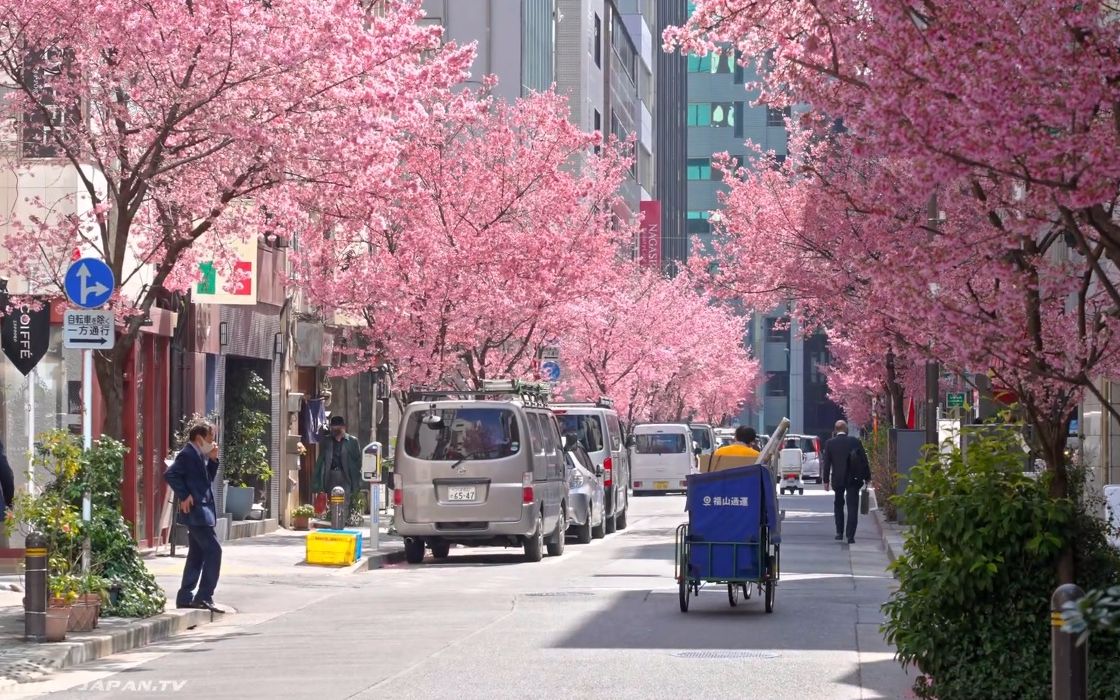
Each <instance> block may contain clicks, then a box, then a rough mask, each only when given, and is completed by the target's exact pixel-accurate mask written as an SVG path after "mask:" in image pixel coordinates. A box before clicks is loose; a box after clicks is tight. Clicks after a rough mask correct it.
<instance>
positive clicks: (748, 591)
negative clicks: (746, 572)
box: [743, 583, 751, 600]
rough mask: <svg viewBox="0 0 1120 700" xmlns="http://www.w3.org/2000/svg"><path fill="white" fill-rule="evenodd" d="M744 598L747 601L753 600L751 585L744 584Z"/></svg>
mask: <svg viewBox="0 0 1120 700" xmlns="http://www.w3.org/2000/svg"><path fill="white" fill-rule="evenodd" d="M743 598H745V599H746V600H750V599H751V584H749V583H744V584H743Z"/></svg>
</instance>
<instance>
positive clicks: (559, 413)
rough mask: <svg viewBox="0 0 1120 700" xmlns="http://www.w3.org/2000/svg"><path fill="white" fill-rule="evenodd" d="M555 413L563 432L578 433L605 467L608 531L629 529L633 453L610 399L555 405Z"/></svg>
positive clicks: (590, 453) (598, 465)
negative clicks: (626, 445)
mask: <svg viewBox="0 0 1120 700" xmlns="http://www.w3.org/2000/svg"><path fill="white" fill-rule="evenodd" d="M552 412H553V413H554V414H556V419H557V420H558V421H559V422H560V432H561V434H563V435H566V434H569V433H574V434H575V435H576V437H577V438H578V439H579V441H580V443H581V444H582V445H583V449H585V450H587V455H588V456H589V457H591V461H592V462H593V463H594V464H595V466H596V467H602V468H603V476H602V477H600V478H601V480H602V485H603V491H604V498H605V501H606V508H607V513H606V516H607V519H606V530H607V532H608V533H611V532H614V531H615V530H616V529H618V530H625V529H626V512H627V510H628V508H629V505H630V489H629V486H630V455H629V454H628V453H627V451H626V447H625V445H623V442H622V426H621V424H620V423H619V420H618V413H616V412H615V410H614V407H613V404H612V403H611V400H610V399H609V398H606V397H603V398H600V399H599V401H598V402H597V403H594V404H590V403H588V404H582V403H580V404H577V403H562V404H554V405H553V406H552Z"/></svg>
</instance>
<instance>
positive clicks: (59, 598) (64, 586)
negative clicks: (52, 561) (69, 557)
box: [46, 567, 78, 642]
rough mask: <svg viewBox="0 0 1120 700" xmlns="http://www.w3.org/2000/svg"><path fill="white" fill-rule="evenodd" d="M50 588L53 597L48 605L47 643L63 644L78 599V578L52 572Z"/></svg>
mask: <svg viewBox="0 0 1120 700" xmlns="http://www.w3.org/2000/svg"><path fill="white" fill-rule="evenodd" d="M53 568H54V567H52V569H53ZM48 586H49V588H50V593H51V597H50V601H49V603H48V605H47V630H46V632H47V641H48V642H61V641H62V640H64V639H66V632H67V631H69V630H70V627H71V623H70V616H71V615H72V613H73V606H74V601H76V600H77V599H78V578H77V577H76V576H73V575H72V574H70V573H56V572H55V571H52V572H51V576H50V582H49V584H48Z"/></svg>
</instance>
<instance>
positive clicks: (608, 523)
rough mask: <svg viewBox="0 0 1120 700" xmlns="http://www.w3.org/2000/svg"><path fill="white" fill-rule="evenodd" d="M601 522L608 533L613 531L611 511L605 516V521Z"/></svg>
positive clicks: (612, 514) (613, 523) (613, 524)
mask: <svg viewBox="0 0 1120 700" xmlns="http://www.w3.org/2000/svg"><path fill="white" fill-rule="evenodd" d="M603 524H604V526H605V527H606V530H607V534H608V535H609V534H611V533H612V532H614V531H615V522H614V513H611V514H610V515H608V516H607V518H606V522H604V523H603Z"/></svg>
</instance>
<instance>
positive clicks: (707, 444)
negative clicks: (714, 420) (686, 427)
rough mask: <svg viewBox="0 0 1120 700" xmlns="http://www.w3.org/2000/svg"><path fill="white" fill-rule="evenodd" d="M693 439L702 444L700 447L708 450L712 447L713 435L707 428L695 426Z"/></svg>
mask: <svg viewBox="0 0 1120 700" xmlns="http://www.w3.org/2000/svg"><path fill="white" fill-rule="evenodd" d="M692 440H693V442H695V443H696V444H698V445H700V449H702V450H707V449H710V448H711V447H712V436H711V434H710V433H709V432H708V429H707V428H693V429H692Z"/></svg>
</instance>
